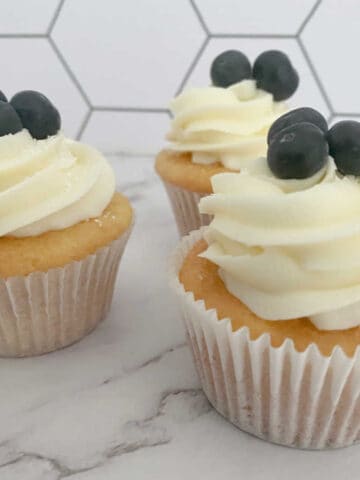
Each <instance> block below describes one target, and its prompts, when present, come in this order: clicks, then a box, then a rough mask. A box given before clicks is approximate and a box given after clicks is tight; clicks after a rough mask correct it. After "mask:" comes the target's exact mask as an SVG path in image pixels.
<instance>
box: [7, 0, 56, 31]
mask: <svg viewBox="0 0 360 480" xmlns="http://www.w3.org/2000/svg"><path fill="white" fill-rule="evenodd" d="M58 4H59V0H26V1H25V2H24V0H11V1H8V0H1V2H0V11H1V15H0V32H1V34H12V33H16V34H31V33H46V30H47V28H48V26H49V25H50V22H51V20H52V17H53V15H54V13H55V10H56V9H57V6H58Z"/></svg>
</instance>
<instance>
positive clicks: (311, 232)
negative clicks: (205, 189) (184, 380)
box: [171, 109, 360, 449]
mask: <svg viewBox="0 0 360 480" xmlns="http://www.w3.org/2000/svg"><path fill="white" fill-rule="evenodd" d="M306 110H307V109H306ZM303 113H304V112H303ZM303 113H301V111H300V112H298V113H297V114H295V115H294V117H291V116H290V117H289V116H288V117H287V118H285V119H280V120H279V121H278V122H279V123H278V124H277V125H276V124H275V125H274V129H273V132H272V135H270V145H269V151H268V157H267V159H265V158H261V159H258V160H257V161H254V162H251V163H249V165H248V166H247V168H246V170H243V171H242V172H241V173H224V174H219V175H216V176H214V177H213V178H212V186H213V190H214V194H213V195H211V196H208V197H206V198H203V199H202V200H201V202H200V211H201V212H203V213H206V214H210V215H213V216H214V219H213V221H212V222H211V224H210V226H209V227H207V228H205V229H203V230H200V231H197V232H193V233H192V234H191V235H190V236H188V237H186V238H184V239H183V241H182V243H181V245H180V246H179V248H178V250H177V252H176V254H175V256H174V258H173V259H172V269H171V271H172V284H173V287H174V288H175V291H176V292H177V295H178V297H179V300H180V303H181V306H182V311H183V312H184V319H185V323H186V326H187V330H188V336H189V341H190V345H191V347H192V351H193V354H194V358H195V362H196V366H197V369H198V372H199V376H200V379H201V382H202V386H203V389H204V391H205V393H206V395H207V396H208V398H209V400H210V402H211V403H212V404H213V405H214V407H215V408H216V409H217V410H218V411H219V412H220V413H221V414H222V415H224V416H225V417H226V418H228V419H229V420H230V421H231V422H233V423H234V424H235V425H237V426H238V427H240V428H241V429H243V430H245V431H247V432H250V433H252V434H254V435H257V436H259V437H261V438H263V439H266V440H269V441H271V442H276V443H281V444H284V445H288V446H293V447H301V448H311V449H321V448H334V447H342V446H346V445H351V444H353V443H356V442H358V441H359V440H360V415H359V412H360V398H359V395H358V394H359V391H360V375H359V372H360V353H359V352H360V350H359V344H360V257H359V252H360V181H359V176H360V124H359V123H357V122H340V123H339V124H337V125H335V126H334V127H333V128H332V129H331V130H330V131H329V132H328V133H327V134H325V133H324V131H323V130H322V126H323V120H321V122H320V123H319V122H318V119H319V118H320V117H319V116H318V117H316V118H315V117H312V118H313V121H314V123H309V119H310V118H311V116H312V114H311V112H310V113H309V111H307V114H306V115H305V119H306V120H307V122H301V119H304V116H303ZM293 121H294V122H295V123H294V124H292V122H293ZM299 121H300V122H301V123H296V122H299ZM282 127H283V128H282ZM328 152H330V155H331V156H328Z"/></svg>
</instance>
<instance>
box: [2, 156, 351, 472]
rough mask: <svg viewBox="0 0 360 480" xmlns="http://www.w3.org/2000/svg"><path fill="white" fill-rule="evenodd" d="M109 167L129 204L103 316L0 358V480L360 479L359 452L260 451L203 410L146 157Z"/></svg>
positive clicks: (168, 240)
mask: <svg viewBox="0 0 360 480" xmlns="http://www.w3.org/2000/svg"><path fill="white" fill-rule="evenodd" d="M111 161H112V163H113V165H114V166H115V169H116V172H117V178H118V185H119V188H120V189H121V190H122V191H123V192H124V193H126V194H127V195H128V196H129V198H130V199H131V201H132V204H133V205H134V207H135V209H136V226H135V228H134V231H133V234H132V236H131V238H130V241H129V244H128V247H127V250H126V252H125V256H124V258H123V260H122V264H121V267H120V272H119V277H118V282H117V287H116V291H115V297H114V302H113V306H112V309H111V313H110V315H109V317H108V319H107V320H106V321H105V322H104V323H103V324H102V325H101V326H100V327H99V328H98V329H97V330H96V331H95V332H94V333H92V334H91V335H89V336H88V337H87V338H86V339H84V340H83V341H81V342H80V343H78V344H76V345H74V346H72V347H69V348H67V349H64V350H62V351H60V352H56V353H53V354H49V355H45V356H43V357H37V358H32V359H21V360H7V359H2V360H0V382H1V395H0V480H58V479H62V478H66V479H71V480H119V479H124V480H155V479H156V480H162V479H170V480H177V479H183V478H186V479H189V480H192V479H200V480H202V479H206V480H219V479H220V478H222V479H233V478H237V479H240V478H241V479H251V480H263V479H264V480H265V479H266V480H269V479H270V480H272V479H276V480H288V479H289V478H291V479H299V480H300V479H304V478H306V479H307V480H319V479H325V478H326V479H327V480H330V479H336V480H339V479H341V480H353V479H357V478H359V471H360V446H355V447H350V448H347V449H343V450H337V451H326V452H306V451H299V450H291V449H288V448H284V447H279V446H275V445H271V444H267V443H265V442H263V441H261V440H258V439H256V438H253V437H251V436H249V435H247V434H245V433H242V432H241V431H239V430H237V429H236V428H235V427H233V426H232V425H230V424H229V423H227V422H226V421H225V420H223V418H221V417H220V416H219V415H218V414H217V413H216V412H214V411H213V410H212V409H211V408H210V407H209V405H208V403H207V401H206V399H205V398H204V396H203V394H202V392H201V390H200V387H199V382H198V378H197V376H196V373H195V371H194V367H193V364H192V359H191V356H190V352H189V349H188V347H187V346H186V344H185V335H184V329H183V326H182V323H181V319H180V315H179V312H178V309H177V308H176V305H175V303H174V299H173V297H172V296H171V294H170V292H169V290H168V287H167V282H166V274H165V263H166V256H167V255H168V253H169V252H170V251H171V250H172V249H173V247H174V246H175V245H176V243H177V240H178V238H177V232H176V230H175V226H174V221H173V219H172V217H171V212H170V207H169V205H168V202H167V198H166V197H165V193H164V191H163V190H162V187H161V185H160V182H159V181H158V179H157V178H156V176H155V174H154V172H153V166H152V160H151V159H150V158H138V157H124V156H123V157H121V156H119V157H112V158H111Z"/></svg>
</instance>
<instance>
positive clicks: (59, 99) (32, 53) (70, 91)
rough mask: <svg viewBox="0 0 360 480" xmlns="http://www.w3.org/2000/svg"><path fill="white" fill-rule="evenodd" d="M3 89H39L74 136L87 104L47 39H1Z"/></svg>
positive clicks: (64, 127)
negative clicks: (52, 104)
mask: <svg viewBox="0 0 360 480" xmlns="http://www.w3.org/2000/svg"><path fill="white" fill-rule="evenodd" d="M0 48H1V56H0V71H1V72H2V75H1V82H0V89H1V90H3V91H4V93H5V94H6V95H7V96H8V97H11V96H12V95H14V94H15V93H16V92H18V91H19V90H39V91H40V92H42V93H44V94H45V95H47V96H48V97H49V98H50V99H51V100H52V101H53V103H54V104H55V105H56V106H57V108H58V109H59V111H60V114H61V118H62V125H63V130H64V131H65V133H66V134H68V135H69V136H75V135H76V133H77V131H78V129H79V127H80V125H81V122H82V120H83V118H84V116H85V114H86V111H87V106H86V104H85V102H84V100H83V98H82V97H81V95H80V93H79V91H78V90H77V88H76V87H75V85H74V84H73V82H72V81H71V79H70V78H69V76H68V74H67V73H66V72H65V70H64V68H63V66H62V65H61V63H60V61H59V60H58V58H57V56H56V55H55V53H54V51H53V49H52V47H51V46H50V44H49V42H48V41H47V40H46V39H38V38H33V39H18V38H14V39H13V38H12V39H4V38H3V39H0Z"/></svg>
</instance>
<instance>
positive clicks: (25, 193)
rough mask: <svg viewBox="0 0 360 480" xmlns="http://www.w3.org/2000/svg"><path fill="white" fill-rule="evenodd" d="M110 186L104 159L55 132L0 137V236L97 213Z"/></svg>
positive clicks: (59, 225)
mask: <svg viewBox="0 0 360 480" xmlns="http://www.w3.org/2000/svg"><path fill="white" fill-rule="evenodd" d="M114 190H115V178H114V174H113V172H112V169H111V167H110V166H109V165H108V163H107V161H106V160H105V159H104V157H103V156H102V155H101V154H100V153H99V152H97V151H96V150H94V149H93V148H91V147H89V146H86V145H83V144H81V143H78V142H75V141H71V140H69V139H67V138H65V137H64V136H63V135H61V134H57V135H54V136H51V137H48V138H47V139H45V140H36V139H34V138H32V137H31V135H30V134H29V132H28V131H27V130H25V129H24V130H22V131H21V132H18V133H17V134H15V135H12V134H10V135H5V136H3V137H0V235H1V236H3V235H12V236H18V237H23V236H34V235H39V234H41V233H43V232H46V231H49V230H58V229H63V228H67V227H69V226H72V225H74V224H76V223H78V222H80V221H83V220H86V219H88V218H92V217H96V216H98V215H100V214H101V213H102V211H103V210H104V208H105V207H106V205H107V204H108V203H109V202H110V200H111V197H112V195H113V193H114Z"/></svg>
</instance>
